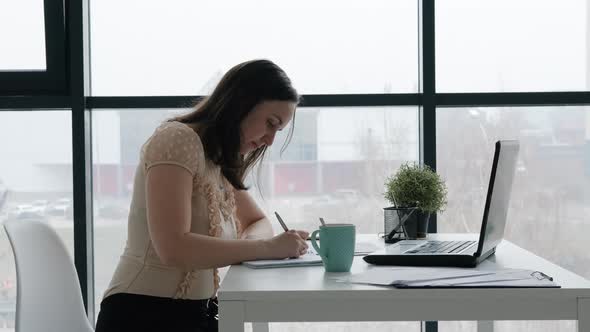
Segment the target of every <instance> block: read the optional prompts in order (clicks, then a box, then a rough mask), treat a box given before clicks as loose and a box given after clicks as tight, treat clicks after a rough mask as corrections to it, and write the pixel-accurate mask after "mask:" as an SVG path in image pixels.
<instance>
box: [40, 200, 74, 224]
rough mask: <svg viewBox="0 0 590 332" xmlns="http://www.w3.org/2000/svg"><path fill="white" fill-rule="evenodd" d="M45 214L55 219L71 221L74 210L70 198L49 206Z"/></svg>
mask: <svg viewBox="0 0 590 332" xmlns="http://www.w3.org/2000/svg"><path fill="white" fill-rule="evenodd" d="M46 214H47V215H50V216H56V217H64V218H68V219H71V218H72V217H73V215H74V208H73V205H72V199H71V198H60V199H58V200H56V201H54V202H52V203H50V204H49V206H48V207H47V210H46Z"/></svg>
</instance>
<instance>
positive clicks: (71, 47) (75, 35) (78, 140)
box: [66, 0, 94, 322]
mask: <svg viewBox="0 0 590 332" xmlns="http://www.w3.org/2000/svg"><path fill="white" fill-rule="evenodd" d="M88 8H89V0H80V1H68V2H67V5H66V15H67V16H66V17H67V18H68V20H67V22H68V24H67V34H68V59H69V63H68V64H69V67H68V71H69V76H68V78H69V92H70V96H71V108H72V113H71V114H72V157H73V160H72V173H73V183H74V188H73V201H74V263H75V265H76V269H77V272H78V278H79V280H80V286H81V288H82V297H83V300H84V306H85V308H86V311H87V313H88V316H89V318H90V321H91V322H94V258H93V257H94V255H93V232H92V230H93V228H92V211H93V209H92V154H91V143H92V140H91V118H90V111H88V110H87V106H86V96H88V94H89V93H90V77H89V75H90V70H89V61H90V59H89V57H88V54H89V52H88V49H89V26H88V22H89V21H88Z"/></svg>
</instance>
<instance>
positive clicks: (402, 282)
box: [349, 268, 561, 288]
mask: <svg viewBox="0 0 590 332" xmlns="http://www.w3.org/2000/svg"><path fill="white" fill-rule="evenodd" d="M349 282H352V283H363V284H372V285H382V286H393V287H396V288H560V287H561V286H559V285H558V284H557V283H555V282H554V281H553V278H552V277H550V276H548V275H546V274H544V273H543V272H540V271H533V270H526V269H499V270H474V269H450V268H375V269H371V270H369V271H367V272H365V273H361V274H358V275H353V276H352V277H351V278H350V279H349Z"/></svg>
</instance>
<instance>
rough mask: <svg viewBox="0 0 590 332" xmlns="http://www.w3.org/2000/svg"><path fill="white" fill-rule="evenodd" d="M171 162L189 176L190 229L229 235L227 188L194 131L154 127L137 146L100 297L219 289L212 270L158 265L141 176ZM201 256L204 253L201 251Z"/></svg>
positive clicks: (202, 293)
mask: <svg viewBox="0 0 590 332" xmlns="http://www.w3.org/2000/svg"><path fill="white" fill-rule="evenodd" d="M161 164H171V165H178V166H179V167H182V168H184V169H186V170H187V171H188V172H190V174H191V175H192V177H193V193H192V198H191V204H192V215H191V232H193V233H198V234H203V235H210V236H215V237H220V238H226V239H235V238H237V237H238V233H239V232H240V229H239V223H237V219H236V218H235V200H234V195H233V190H232V189H233V187H232V185H231V184H230V183H229V182H228V181H227V179H226V178H225V177H224V176H223V175H222V174H221V170H220V168H219V167H218V166H216V165H214V164H213V163H212V162H211V161H209V160H207V159H206V158H205V154H204V150H203V145H202V144H201V140H200V138H199V136H198V135H197V133H196V132H195V131H194V130H193V129H191V128H190V127H188V126H187V125H185V124H182V123H180V122H167V123H164V124H162V125H161V126H159V127H158V128H157V129H156V131H155V132H154V133H153V134H152V136H151V137H150V138H149V139H148V140H147V141H146V142H145V144H144V145H143V147H142V149H141V154H140V162H139V165H138V167H137V171H136V173H135V181H134V187H133V188H134V189H133V197H132V201H131V208H130V211H129V219H128V235H127V243H126V246H125V249H124V251H123V255H122V256H121V258H120V260H119V264H118V265H117V268H116V270H115V273H114V276H113V279H112V280H111V283H110V285H109V287H108V288H107V290H106V292H105V294H104V297H105V298H106V297H107V296H109V295H112V294H116V293H132V294H142V295H152V296H159V297H168V298H182V299H206V298H210V297H212V296H214V295H215V293H216V291H217V288H218V287H219V274H218V271H217V269H204V270H197V269H195V270H190V271H186V270H183V269H180V268H177V267H173V266H167V265H164V264H163V263H162V262H161V261H160V258H159V257H158V255H157V254H156V252H155V250H154V246H153V243H152V241H151V240H150V235H149V232H148V227H147V217H146V193H145V175H146V172H147V170H148V169H150V167H153V166H156V165H161ZM202 254H203V255H206V254H207V253H206V252H203V253H202Z"/></svg>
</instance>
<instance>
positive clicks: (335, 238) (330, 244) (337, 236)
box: [310, 224, 356, 272]
mask: <svg viewBox="0 0 590 332" xmlns="http://www.w3.org/2000/svg"><path fill="white" fill-rule="evenodd" d="M318 233H319V234H320V238H319V240H318V238H317V236H318ZM310 240H311V245H312V246H313V247H314V249H315V251H317V253H318V254H319V255H320V257H322V261H323V262H324V268H325V269H326V271H327V272H348V271H350V267H351V266H352V261H353V259H354V245H355V241H356V230H355V226H354V225H353V224H326V225H325V226H320V229H318V230H315V231H313V233H311V236H310ZM318 241H319V242H320V245H318Z"/></svg>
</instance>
